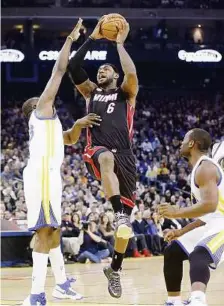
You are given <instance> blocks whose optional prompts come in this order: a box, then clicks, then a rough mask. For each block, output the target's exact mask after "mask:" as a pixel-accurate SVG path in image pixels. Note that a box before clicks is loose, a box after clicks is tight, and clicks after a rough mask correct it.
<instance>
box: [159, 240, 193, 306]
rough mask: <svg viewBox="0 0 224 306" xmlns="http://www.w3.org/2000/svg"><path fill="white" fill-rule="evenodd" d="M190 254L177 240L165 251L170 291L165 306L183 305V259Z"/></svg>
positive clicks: (165, 274) (165, 272)
mask: <svg viewBox="0 0 224 306" xmlns="http://www.w3.org/2000/svg"><path fill="white" fill-rule="evenodd" d="M187 259H188V256H187V255H186V253H185V252H184V251H183V250H182V249H181V247H180V246H179V244H178V243H177V242H175V241H174V242H172V243H171V244H170V245H168V247H167V248H166V249H165V252H164V266H163V273H164V278H165V282H166V289H167V293H168V298H167V301H166V302H165V306H182V305H184V304H183V303H182V301H181V281H182V277H183V261H184V260H187Z"/></svg>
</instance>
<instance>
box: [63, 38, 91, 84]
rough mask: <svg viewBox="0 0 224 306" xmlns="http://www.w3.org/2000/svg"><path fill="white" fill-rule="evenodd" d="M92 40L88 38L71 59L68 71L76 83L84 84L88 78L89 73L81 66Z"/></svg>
mask: <svg viewBox="0 0 224 306" xmlns="http://www.w3.org/2000/svg"><path fill="white" fill-rule="evenodd" d="M92 42H93V40H92V39H91V38H88V39H87V40H86V41H85V42H84V44H83V45H82V46H81V47H80V48H79V49H78V51H77V52H76V54H75V55H74V56H73V57H72V58H71V59H70V61H69V64H68V68H67V71H68V74H69V77H70V79H71V80H72V82H73V83H74V84H76V85H79V84H82V83H83V82H85V81H86V80H87V79H88V75H87V73H86V72H85V70H84V69H83V68H81V65H82V63H83V61H84V58H85V55H86V53H87V52H88V50H89V47H90V45H91V43H92Z"/></svg>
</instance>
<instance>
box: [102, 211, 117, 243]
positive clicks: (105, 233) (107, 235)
mask: <svg viewBox="0 0 224 306" xmlns="http://www.w3.org/2000/svg"><path fill="white" fill-rule="evenodd" d="M99 230H100V232H101V234H102V238H103V239H104V240H106V241H108V242H109V243H110V244H111V245H113V246H114V226H113V225H112V224H111V222H110V221H109V218H108V216H107V215H106V214H105V213H102V214H101V216H100V226H99Z"/></svg>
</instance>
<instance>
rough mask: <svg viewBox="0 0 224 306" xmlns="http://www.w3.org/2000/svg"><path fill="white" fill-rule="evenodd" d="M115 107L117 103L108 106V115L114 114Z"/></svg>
mask: <svg viewBox="0 0 224 306" xmlns="http://www.w3.org/2000/svg"><path fill="white" fill-rule="evenodd" d="M114 107H115V103H113V102H112V103H110V104H109V105H108V108H107V113H108V114H111V113H113V111H114Z"/></svg>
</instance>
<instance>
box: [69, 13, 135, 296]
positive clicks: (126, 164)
mask: <svg viewBox="0 0 224 306" xmlns="http://www.w3.org/2000/svg"><path fill="white" fill-rule="evenodd" d="M103 18H104V17H102V18H101V19H100V21H99V22H98V24H97V26H96V28H95V30H94V31H93V33H92V34H91V35H90V37H89V38H88V39H87V40H86V41H85V43H84V44H83V45H82V46H81V47H80V49H79V50H78V51H77V53H76V54H75V56H74V57H73V58H72V59H71V60H70V63H69V66H68V72H69V75H70V78H71V80H72V82H73V84H74V85H75V86H76V88H77V89H78V90H79V92H80V93H81V94H82V95H83V97H84V98H85V100H86V104H87V110H88V113H90V112H94V113H96V114H97V115H99V116H100V117H101V118H102V122H101V124H100V126H99V127H95V126H94V127H93V128H91V129H87V146H86V148H85V152H84V160H85V162H86V165H87V168H88V170H89V172H90V173H91V174H92V176H93V177H94V178H96V179H97V180H101V181H102V185H103V188H104V192H105V195H106V197H107V198H108V199H109V201H110V202H111V203H112V206H113V209H114V212H115V220H116V231H115V232H116V234H115V248H114V249H115V251H114V254H113V258H112V263H111V266H110V267H107V268H104V274H105V275H106V277H107V278H108V282H109V283H108V290H109V293H110V295H111V296H112V297H115V298H119V297H120V296H121V294H122V289H121V284H120V275H119V271H120V269H121V265H122V261H123V257H124V254H125V251H126V248H127V244H128V240H129V238H130V236H131V235H132V228H131V224H130V220H129V216H130V214H131V212H132V208H133V207H134V205H135V204H134V193H135V189H136V167H135V157H134V155H133V153H132V148H131V138H132V128H133V116H134V110H135V102H136V95H137V93H138V79H137V75H136V69H135V65H134V63H133V61H132V60H131V58H130V56H129V55H128V53H127V52H126V50H125V48H124V41H125V39H126V37H127V35H128V32H129V25H128V23H125V24H124V26H123V30H122V31H120V32H119V33H118V36H117V41H116V43H117V51H118V54H119V57H120V62H121V66H122V69H123V72H124V80H123V82H122V84H121V86H120V87H118V86H117V81H118V78H119V74H118V70H117V68H116V67H115V66H114V65H112V64H104V65H102V66H100V67H99V70H98V73H97V84H95V83H93V82H92V81H90V80H89V78H88V76H87V74H86V72H85V71H84V70H83V69H82V68H81V64H82V62H83V60H84V57H85V55H86V53H87V51H88V50H89V48H90V47H91V45H92V44H93V43H94V41H95V40H97V39H100V38H103V37H102V35H101V34H100V25H101V23H102V22H103Z"/></svg>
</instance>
